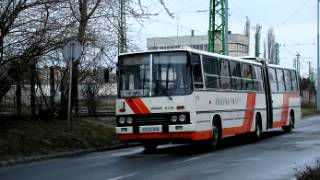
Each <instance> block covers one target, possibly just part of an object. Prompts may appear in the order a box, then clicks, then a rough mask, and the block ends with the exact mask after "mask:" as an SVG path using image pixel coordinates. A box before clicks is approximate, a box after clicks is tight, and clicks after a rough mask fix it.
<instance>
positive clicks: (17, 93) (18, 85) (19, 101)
mask: <svg viewBox="0 0 320 180" xmlns="http://www.w3.org/2000/svg"><path fill="white" fill-rule="evenodd" d="M16 104H17V115H18V116H21V85H20V82H18V83H17V89H16Z"/></svg>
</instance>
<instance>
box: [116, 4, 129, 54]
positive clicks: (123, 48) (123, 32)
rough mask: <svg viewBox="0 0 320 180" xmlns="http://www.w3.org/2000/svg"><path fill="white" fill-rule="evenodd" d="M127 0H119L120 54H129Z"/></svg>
mask: <svg viewBox="0 0 320 180" xmlns="http://www.w3.org/2000/svg"><path fill="white" fill-rule="evenodd" d="M125 4H126V0H119V15H120V18H119V22H118V24H119V32H118V54H120V53H125V52H127V28H126V17H125Z"/></svg>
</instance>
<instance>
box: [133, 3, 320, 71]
mask: <svg viewBox="0 0 320 180" xmlns="http://www.w3.org/2000/svg"><path fill="white" fill-rule="evenodd" d="M143 2H144V5H145V6H146V7H147V9H148V13H158V15H157V16H150V17H149V19H145V20H144V22H143V26H142V27H141V26H140V25H138V23H137V22H134V21H132V20H130V19H129V20H128V26H129V27H131V32H130V33H129V37H130V38H131V39H133V41H134V42H135V43H138V44H139V46H140V47H141V49H145V48H146V38H149V37H159V36H177V33H178V35H179V36H182V35H190V31H191V29H194V30H195V33H196V35H204V34H207V31H208V16H209V15H208V12H202V13H199V12H197V11H198V10H208V9H209V0H164V2H165V3H166V4H167V7H168V9H169V10H170V11H171V12H172V13H174V16H175V18H171V17H169V16H168V15H167V14H166V11H165V10H164V8H163V7H162V6H161V5H160V4H159V3H158V0H143ZM316 2H317V0H256V1H253V0H229V8H230V9H229V15H230V16H229V31H232V33H243V30H244V25H245V21H246V16H247V17H248V18H249V19H250V21H251V26H252V28H251V42H252V43H251V46H253V45H254V43H253V42H254V38H253V35H254V32H255V29H254V27H255V25H256V24H257V23H259V24H261V25H262V38H261V40H262V42H263V41H264V39H266V36H267V31H268V29H269V28H270V27H271V26H272V27H273V28H274V31H275V35H276V41H277V42H279V43H280V44H281V48H280V57H281V62H280V64H281V65H285V66H288V67H292V66H293V58H294V57H295V54H296V53H297V52H299V53H300V54H301V55H302V58H301V68H302V74H306V73H307V72H308V61H312V65H313V67H316V41H317V39H316V38H317V35H316V20H317V19H316V17H317V16H316V15H317V9H316V8H317V6H316V4H317V3H316ZM177 24H178V28H177ZM132 27H134V28H132ZM177 29H178V31H177ZM261 47H262V48H261V52H263V46H261ZM252 49H253V48H252V47H251V52H250V54H251V55H253V53H254V52H253V50H252Z"/></svg>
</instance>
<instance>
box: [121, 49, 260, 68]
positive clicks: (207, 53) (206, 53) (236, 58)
mask: <svg viewBox="0 0 320 180" xmlns="http://www.w3.org/2000/svg"><path fill="white" fill-rule="evenodd" d="M177 51H186V52H191V53H196V54H201V55H207V56H214V57H218V58H222V59H230V60H234V61H239V62H243V63H250V64H255V65H261V63H259V62H257V61H256V60H251V59H242V58H239V57H231V56H226V55H221V54H217V53H211V52H208V51H201V50H197V49H192V48H181V49H161V50H147V51H139V52H129V53H123V54H120V55H119V56H126V55H135V54H144V53H158V52H177Z"/></svg>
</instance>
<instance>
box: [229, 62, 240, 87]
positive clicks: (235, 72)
mask: <svg viewBox="0 0 320 180" xmlns="http://www.w3.org/2000/svg"><path fill="white" fill-rule="evenodd" d="M230 70H231V86H232V87H231V88H232V89H233V90H241V68H240V62H237V61H230Z"/></svg>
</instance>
